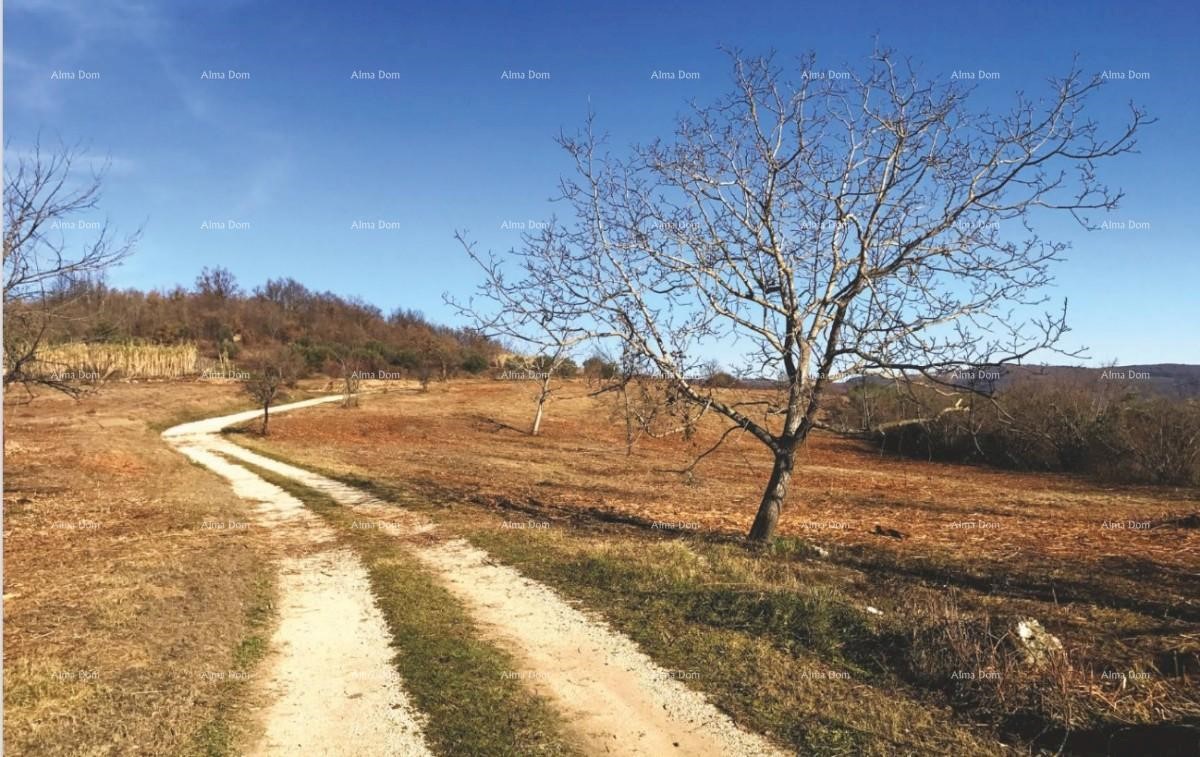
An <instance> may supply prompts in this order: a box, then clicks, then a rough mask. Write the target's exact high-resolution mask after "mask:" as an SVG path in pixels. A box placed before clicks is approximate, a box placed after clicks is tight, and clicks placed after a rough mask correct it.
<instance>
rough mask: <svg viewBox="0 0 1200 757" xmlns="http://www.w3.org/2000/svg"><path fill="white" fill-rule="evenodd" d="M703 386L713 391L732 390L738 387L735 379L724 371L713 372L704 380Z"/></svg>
mask: <svg viewBox="0 0 1200 757" xmlns="http://www.w3.org/2000/svg"><path fill="white" fill-rule="evenodd" d="M704 385H705V386H708V387H712V388H714V389H732V388H733V387H735V386H737V385H738V380H737V378H736V377H735V376H734V375H733V374H730V373H726V372H725V371H713V372H712V373H710V374H709V375H708V378H707V379H705V380H704Z"/></svg>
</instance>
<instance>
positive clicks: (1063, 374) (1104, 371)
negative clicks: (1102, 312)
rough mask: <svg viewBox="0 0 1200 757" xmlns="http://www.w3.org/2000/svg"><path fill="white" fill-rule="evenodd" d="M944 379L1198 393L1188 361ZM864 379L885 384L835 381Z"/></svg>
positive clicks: (1197, 378) (991, 386)
mask: <svg viewBox="0 0 1200 757" xmlns="http://www.w3.org/2000/svg"><path fill="white" fill-rule="evenodd" d="M942 378H943V380H945V381H948V382H950V383H953V384H957V385H959V386H976V387H978V388H981V389H987V390H991V391H999V390H1004V389H1008V388H1009V387H1011V386H1013V385H1014V384H1016V383H1019V382H1023V381H1045V382H1068V383H1079V384H1098V383H1099V382H1111V383H1112V384H1113V385H1116V386H1119V387H1122V388H1124V389H1127V390H1129V391H1133V392H1137V393H1139V394H1161V395H1164V396H1168V397H1177V398H1191V397H1200V365H1190V364H1187V363H1153V364H1137V365H1117V366H1108V367H1097V368H1092V367H1084V366H1073V365H1005V366H999V367H993V368H981V369H979V370H977V371H973V372H964V373H961V374H960V373H949V374H945V375H944V376H943V377H942ZM863 383H870V384H887V383H890V382H889V381H888V380H887V379H883V378H879V377H877V376H858V377H855V378H852V379H847V380H846V381H842V382H840V383H839V384H838V386H837V390H840V391H845V390H847V389H849V388H850V387H854V386H859V385H861V384H863Z"/></svg>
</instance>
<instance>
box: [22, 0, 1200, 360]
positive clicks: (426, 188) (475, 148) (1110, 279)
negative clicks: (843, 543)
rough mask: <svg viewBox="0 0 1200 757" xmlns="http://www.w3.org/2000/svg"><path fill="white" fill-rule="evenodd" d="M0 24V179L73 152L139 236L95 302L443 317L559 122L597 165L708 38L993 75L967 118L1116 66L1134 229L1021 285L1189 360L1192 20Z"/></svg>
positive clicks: (1112, 344)
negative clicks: (295, 307) (446, 297)
mask: <svg viewBox="0 0 1200 757" xmlns="http://www.w3.org/2000/svg"><path fill="white" fill-rule="evenodd" d="M4 33H5V39H4V109H5V112H4V131H5V134H4V137H5V144H6V147H7V152H6V158H5V160H6V165H11V162H12V158H13V156H16V155H20V154H21V153H22V152H23V151H27V150H28V149H29V148H30V146H31V145H32V144H33V143H34V141H35V140H37V139H39V138H40V140H41V142H42V143H43V145H54V144H57V143H60V142H61V143H66V144H81V145H84V146H86V147H87V149H88V151H89V155H90V156H92V161H93V162H94V164H95V165H97V166H99V165H107V174H106V177H105V182H104V189H105V194H104V198H103V203H102V208H101V210H102V214H98V215H99V217H98V218H97V220H104V218H107V219H108V221H109V222H110V223H111V224H112V225H113V226H114V227H115V228H117V229H118V230H125V231H132V230H134V229H137V228H139V227H140V228H142V229H143V236H142V239H141V242H140V244H139V245H138V249H137V252H136V254H135V255H134V256H133V257H132V258H130V259H129V260H128V261H127V262H126V263H125V264H124V265H123V266H122V267H121V268H119V269H116V270H114V271H113V272H112V273H111V274H110V276H109V282H110V283H111V284H112V285H114V286H118V287H137V288H141V289H150V288H169V287H171V286H173V285H175V284H184V285H190V284H191V283H192V282H193V280H194V279H195V277H196V274H197V273H198V272H199V271H200V269H201V268H202V267H204V266H210V267H211V266H224V267H226V268H228V269H230V270H231V271H233V273H234V274H235V275H236V276H237V278H238V280H239V282H240V283H241V284H242V285H243V286H245V287H247V288H250V287H252V286H254V285H258V284H261V283H263V282H264V281H265V280H266V279H268V278H276V277H280V276H291V277H293V278H295V279H297V280H299V281H301V282H303V283H304V284H305V285H307V286H309V287H310V288H314V289H318V290H330V291H333V292H336V293H339V294H342V295H356V296H360V297H362V298H363V299H365V300H367V301H368V302H371V303H373V304H375V305H377V306H379V307H380V308H381V309H382V310H383V311H384V312H388V311H390V310H392V309H393V308H397V307H404V308H412V309H416V310H419V311H422V312H423V313H425V315H426V316H428V317H429V318H431V319H433V320H435V321H440V322H444V323H450V324H454V325H463V324H461V322H460V321H458V320H456V318H455V316H454V314H453V313H452V312H451V310H450V309H449V308H448V307H447V306H446V305H445V304H443V302H442V294H443V292H449V293H450V294H452V295H458V296H460V297H463V296H466V295H469V293H470V291H471V289H472V288H473V286H474V284H475V282H476V281H477V280H478V275H477V273H476V271H475V270H473V268H472V264H471V263H470V261H469V259H468V258H467V257H466V255H465V253H463V251H462V249H461V248H460V247H459V246H458V244H457V243H456V242H455V241H454V238H453V235H454V232H455V231H456V230H463V231H466V232H467V233H468V235H469V236H470V237H471V238H473V239H475V240H477V241H478V243H479V246H480V247H481V248H483V249H492V250H495V251H496V252H503V251H505V250H507V249H509V248H511V247H513V246H514V245H517V244H518V243H519V234H520V231H519V226H520V224H521V223H525V222H528V221H544V220H545V219H547V218H549V217H550V216H551V214H553V213H555V212H556V210H558V212H560V213H561V212H562V209H561V207H560V206H558V205H556V204H555V203H553V202H551V198H552V197H553V195H554V194H555V191H556V187H557V182H558V178H559V177H560V176H562V175H564V174H565V173H567V172H568V170H569V166H568V164H567V162H566V160H565V156H564V154H563V153H562V151H561V150H560V148H559V147H558V146H557V145H556V144H555V142H554V139H555V137H556V136H557V135H558V134H559V133H560V132H562V131H566V132H573V131H574V130H576V129H578V128H579V126H580V125H581V124H582V122H583V119H584V118H585V116H586V114H587V112H588V109H589V107H590V108H591V109H592V110H594V111H595V113H596V116H597V119H598V124H599V126H600V128H601V129H603V130H604V131H605V132H607V133H608V135H609V138H610V140H611V143H612V144H613V145H614V146H616V147H619V146H620V145H625V144H630V143H634V142H640V141H646V140H649V139H651V138H654V137H656V136H666V135H669V134H670V132H671V129H672V126H673V123H674V120H675V118H676V116H677V115H678V114H680V113H682V112H684V111H685V110H686V108H687V103H688V102H689V101H690V100H692V99H695V100H698V101H700V102H704V101H708V100H712V99H715V98H716V97H717V96H719V95H721V94H723V93H724V92H726V91H727V90H728V87H729V84H730V80H731V77H730V66H729V63H728V58H727V56H726V54H725V53H724V52H722V48H737V49H740V50H742V51H743V52H744V53H746V54H751V55H755V54H762V53H767V52H769V51H772V50H774V51H775V52H776V53H777V54H778V55H779V56H780V57H781V59H784V60H790V59H791V58H793V57H795V56H798V55H800V54H802V53H805V52H808V51H813V52H815V53H816V54H817V56H818V62H819V64H821V65H825V64H828V66H829V67H830V68H844V67H847V66H850V67H854V66H856V65H858V62H860V61H863V60H864V59H865V57H866V56H867V55H868V54H869V53H870V51H871V49H872V47H873V45H874V44H875V43H874V40H875V38H876V37H878V39H879V42H880V43H881V44H882V45H885V46H888V47H891V48H894V49H895V50H896V51H897V52H898V53H900V54H902V55H904V56H908V57H910V58H912V60H913V62H914V63H915V64H916V66H917V67H918V68H919V69H920V71H921V72H922V73H923V74H924V75H926V76H927V77H929V78H931V79H937V78H939V77H946V76H949V74H950V72H952V71H955V70H960V71H980V70H984V71H990V72H996V73H998V74H999V77H998V78H997V79H992V80H989V81H987V82H979V83H978V86H977V88H976V91H975V94H974V95H973V98H972V102H974V103H978V104H979V105H980V107H985V106H986V107H994V108H1004V107H1005V106H1006V105H1008V104H1010V103H1011V102H1012V101H1013V98H1014V95H1015V93H1016V92H1017V91H1018V90H1023V91H1026V92H1028V93H1030V94H1040V93H1041V92H1042V91H1044V90H1043V89H1041V88H1043V87H1044V86H1045V81H1046V79H1047V78H1048V77H1050V76H1052V75H1060V74H1062V73H1065V72H1066V71H1067V70H1068V69H1069V68H1070V66H1071V65H1072V60H1073V57H1074V56H1076V55H1078V60H1079V64H1080V66H1081V67H1082V68H1083V69H1084V70H1086V71H1096V72H1099V71H1105V70H1108V71H1120V72H1129V71H1137V72H1141V73H1142V74H1145V75H1146V76H1142V77H1139V78H1133V79H1128V78H1127V79H1125V80H1117V79H1114V80H1111V81H1109V82H1108V84H1106V85H1105V87H1104V88H1103V89H1102V91H1101V93H1100V96H1099V97H1098V98H1097V101H1096V103H1095V106H1096V107H1095V110H1094V111H1093V112H1092V115H1093V116H1094V117H1095V118H1096V120H1098V121H1099V122H1100V123H1101V124H1102V125H1103V124H1106V123H1110V124H1112V125H1113V126H1114V128H1115V127H1117V126H1120V125H1121V124H1122V123H1123V118H1124V117H1125V115H1126V113H1127V105H1128V103H1129V101H1130V100H1132V101H1134V102H1136V103H1137V104H1139V105H1141V106H1143V107H1145V108H1146V109H1147V110H1148V111H1149V112H1150V114H1151V115H1152V116H1154V117H1156V118H1157V119H1158V122H1157V123H1155V124H1153V125H1152V126H1149V127H1147V128H1146V130H1145V132H1144V133H1143V134H1142V136H1141V137H1140V138H1139V144H1140V153H1139V154H1137V155H1127V156H1122V157H1120V158H1118V159H1116V160H1115V161H1113V162H1111V163H1109V164H1107V165H1105V166H1103V167H1102V173H1101V178H1102V179H1104V180H1105V181H1106V182H1107V183H1109V184H1110V185H1112V186H1116V187H1120V188H1121V189H1123V190H1124V191H1125V193H1126V197H1125V200H1124V201H1123V203H1122V206H1121V208H1120V210H1119V211H1117V212H1116V213H1114V214H1113V220H1118V221H1133V222H1136V223H1135V225H1136V228H1133V227H1131V226H1129V225H1128V224H1127V228H1126V229H1124V230H1108V231H1094V232H1086V231H1084V230H1083V229H1081V228H1079V227H1078V226H1077V225H1075V224H1074V223H1073V222H1069V221H1068V220H1066V219H1052V220H1050V221H1048V222H1047V223H1045V225H1043V226H1040V227H1039V230H1041V231H1044V232H1045V233H1046V236H1048V237H1051V238H1054V239H1061V240H1063V241H1068V242H1070V243H1071V245H1072V249H1071V251H1070V252H1069V254H1068V258H1069V259H1068V260H1067V262H1065V263H1063V264H1061V265H1059V266H1057V268H1056V279H1057V281H1056V285H1055V287H1054V289H1052V290H1050V291H1049V292H1048V294H1050V295H1051V296H1052V297H1055V298H1057V299H1059V300H1061V298H1063V297H1066V298H1068V299H1069V301H1070V311H1069V313H1070V322H1071V325H1072V328H1073V331H1072V333H1071V334H1070V335H1069V337H1068V341H1069V343H1070V344H1069V346H1072V347H1077V346H1081V345H1082V346H1086V347H1088V353H1089V355H1090V356H1091V358H1092V360H1091V363H1092V364H1101V363H1105V362H1108V361H1118V362H1121V363H1156V362H1190V363H1200V327H1198V324H1200V295H1198V294H1197V283H1198V282H1200V262H1198V258H1197V254H1196V253H1197V244H1196V242H1195V240H1196V239H1198V238H1200V212H1197V211H1196V208H1195V200H1194V197H1195V189H1194V181H1193V179H1194V178H1195V176H1196V174H1197V170H1198V169H1200V139H1198V136H1197V134H1198V133H1200V130H1198V129H1197V124H1200V97H1197V95H1198V94H1200V92H1198V90H1200V87H1198V85H1197V79H1196V75H1197V73H1198V72H1200V66H1198V65H1197V64H1198V63H1200V61H1198V60H1197V59H1198V57H1200V55H1198V53H1197V46H1196V43H1195V40H1196V39H1197V38H1198V36H1200V6H1196V5H1195V4H1189V3H1166V2H1141V3H1114V2H1096V3H1083V2H1066V1H1064V2H1055V3H1046V2H1016V3H994V2H953V3H949V2H946V3H943V2H927V3H920V4H901V3H884V2H875V3H871V2H852V1H850V2H837V3H809V2H755V3H733V2H728V0H726V1H725V2H710V1H709V0H702V1H698V2H686V3H684V2H679V3H645V2H623V1H621V2H594V3H582V2H578V1H577V0H567V1H566V2H563V1H562V0H558V2H515V3H514V2H494V1H493V2H477V3H461V2H445V3H443V2H438V3H416V2H395V3H387V2H361V3H332V2H330V3H317V2H311V3H295V2H289V3H281V2H233V1H231V0H205V1H204V2H194V1H193V0H178V1H173V2H166V1H162V2H150V1H149V0H113V1H111V2H106V1H105V0H8V2H5V3H4ZM655 70H659V71H672V72H678V71H688V72H693V73H695V74H697V75H698V76H697V77H693V78H688V79H675V80H662V79H658V80H656V79H652V78H651V72H653V71H655ZM64 71H65V72H71V73H73V74H75V78H74V79H69V78H56V77H55V74H56V72H64ZM356 71H357V72H372V73H374V74H375V75H376V76H375V78H374V79H369V78H355V77H354V73H355V72H356ZM506 71H508V72H522V73H525V74H526V78H524V79H515V78H504V77H503V74H504V72H506ZM531 71H532V72H538V73H539V74H544V76H539V77H538V78H530V77H529V72H531ZM80 72H85V73H84V74H82V75H81V74H80ZM207 72H220V73H222V74H224V75H225V78H215V77H212V76H211V75H206V73H207ZM230 72H238V76H236V77H231V76H230ZM379 72H388V76H387V77H383V78H381V77H380V76H379ZM381 222H382V223H381ZM372 225H373V226H374V228H371V226H372ZM222 226H224V228H222ZM513 227H517V228H513ZM70 233H74V234H79V235H81V236H80V238H79V239H78V240H77V241H78V242H80V243H82V242H83V241H84V237H83V236H82V235H83V234H86V232H70Z"/></svg>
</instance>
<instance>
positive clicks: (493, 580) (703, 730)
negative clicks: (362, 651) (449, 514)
mask: <svg viewBox="0 0 1200 757" xmlns="http://www.w3.org/2000/svg"><path fill="white" fill-rule="evenodd" d="M332 399H336V398H330V399H329V400H328V401H332ZM313 404H317V403H316V402H313V401H309V402H306V403H297V404H296V405H293V406H282V407H280V408H279V410H285V409H294V408H296V407H306V406H310V405H313ZM242 415H245V414H242ZM247 419H248V418H245V417H241V416H230V418H229V419H220V418H218V419H212V420H209V421H203V422H200V423H195V424H189V425H188V426H187V427H181V428H183V429H184V430H183V431H176V430H172V431H176V433H174V434H173V436H175V437H179V436H181V435H185V434H190V435H195V434H198V433H199V434H204V436H201V437H199V438H201V439H202V440H203V441H202V442H201V443H202V444H203V445H204V447H205V449H206V451H208V452H210V453H211V452H220V453H224V454H226V455H228V456H230V457H232V458H235V459H238V460H243V461H246V462H248V463H251V464H253V465H256V466H259V467H262V468H264V469H266V470H270V471H272V472H275V473H278V474H280V475H283V476H286V477H288V478H291V479H293V480H295V481H297V482H299V483H302V484H304V485H306V486H309V487H312V488H314V489H317V490H319V491H322V492H324V493H326V494H327V495H329V496H330V497H332V498H333V499H334V500H336V501H337V502H339V503H340V504H342V505H344V506H348V507H353V508H355V509H356V510H357V511H358V512H360V513H362V514H363V515H365V516H368V517H373V518H380V519H383V520H387V521H389V522H390V525H391V526H392V527H393V529H394V530H393V533H395V534H396V535H397V538H406V537H408V538H411V537H413V536H416V535H421V536H422V537H423V538H422V539H420V540H419V542H420V544H419V545H410V548H411V549H412V550H413V552H414V553H415V554H416V555H417V556H418V558H419V559H420V560H421V561H422V562H424V563H425V564H426V565H427V566H429V567H431V568H433V569H434V570H435V571H436V572H437V573H438V574H439V575H440V576H441V577H442V579H443V580H444V581H445V583H446V585H447V586H448V587H449V588H450V590H451V591H452V592H453V593H454V594H455V595H456V596H457V597H459V598H460V599H461V600H462V601H463V602H464V603H465V604H466V606H467V607H468V609H469V611H470V612H471V614H472V615H473V617H474V619H475V620H476V622H477V623H478V624H479V625H480V627H481V628H483V629H485V630H486V631H487V632H488V633H489V635H490V636H491V637H492V638H493V639H495V640H496V641H497V642H498V643H500V644H501V645H502V646H504V647H506V648H507V649H509V650H510V651H511V652H513V653H514V655H515V657H516V658H517V659H518V660H519V662H520V664H521V666H522V669H521V670H520V671H519V673H518V674H519V675H520V676H521V678H522V680H523V681H524V682H526V683H527V685H529V686H530V687H531V688H533V689H534V690H536V691H538V692H539V693H543V694H545V695H547V696H549V697H550V698H551V699H552V700H553V701H554V702H555V703H556V704H557V705H558V706H559V707H560V708H561V709H562V710H563V712H564V713H565V714H567V715H568V716H569V720H570V721H571V722H572V723H573V726H574V728H575V729H576V731H577V733H578V735H579V736H580V737H581V738H582V740H583V741H584V743H585V744H586V745H588V747H589V751H592V752H595V753H598V754H608V753H615V754H629V755H643V754H645V755H651V754H653V755H658V754H671V753H676V754H696V755H726V754H738V755H775V754H780V752H779V751H778V750H776V749H775V748H774V747H773V746H771V745H770V744H769V743H767V742H766V741H765V740H763V739H762V738H760V737H758V736H756V735H753V734H750V733H747V732H746V731H744V730H742V729H740V728H738V727H737V726H736V725H735V724H734V723H733V721H732V720H731V719H730V718H729V717H728V716H727V715H725V714H724V713H722V712H721V711H719V710H718V709H717V708H715V707H714V706H712V705H711V704H710V703H709V702H708V701H707V700H706V699H705V698H704V697H703V695H701V694H699V693H698V692H696V691H693V690H692V689H689V688H688V687H687V686H686V685H685V684H684V683H682V682H681V681H680V680H678V679H677V678H676V677H674V676H673V674H672V672H671V671H668V670H665V669H663V668H661V667H660V666H658V665H657V664H655V663H654V662H653V661H652V660H650V658H649V657H647V656H646V655H645V654H643V653H642V652H641V651H640V650H639V649H638V648H637V646H636V645H635V644H634V643H633V642H632V641H630V640H629V639H628V638H627V637H625V636H623V635H622V634H620V633H617V632H616V631H614V630H612V629H611V628H610V627H608V626H607V625H606V624H604V623H603V622H601V621H599V620H596V619H594V618H591V617H588V616H586V615H584V614H583V613H581V612H580V611H578V610H576V609H575V608H573V607H571V606H570V605H568V604H567V603H566V602H565V601H564V600H563V599H562V598H561V597H559V596H558V595H557V594H556V593H555V592H554V591H552V590H551V589H549V588H548V587H546V586H544V585H542V584H539V583H537V582H535V581H532V580H530V579H528V578H526V577H524V576H522V575H521V574H520V573H518V572H517V571H515V570H513V569H511V568H508V567H505V566H501V565H498V564H496V563H495V562H493V561H492V560H491V559H490V558H489V557H488V555H487V554H486V553H484V552H482V551H480V550H478V549H475V548H474V547H472V546H471V545H469V544H467V543H466V542H464V541H462V540H445V541H439V540H437V539H432V540H431V539H429V538H428V537H429V536H430V532H431V531H433V530H434V529H433V527H432V525H431V524H429V523H426V522H423V520H422V519H420V518H419V517H417V516H415V515H413V514H411V513H405V512H403V511H399V510H398V509H397V508H396V507H394V506H391V505H385V504H384V503H382V502H380V501H378V500H375V499H373V498H372V497H371V496H370V495H368V494H366V493H365V492H362V491H359V490H357V489H355V488H353V487H350V486H347V485H345V484H342V483H340V482H337V481H333V480H331V479H328V478H325V477H323V476H319V475H317V474H314V473H312V472H310V471H306V470H304V469H301V468H297V467H295V466H291V465H287V464H284V463H280V462H278V461H275V460H272V459H270V458H266V457H263V456H261V455H257V454H255V453H253V452H250V451H248V450H245V449H243V448H240V447H238V446H237V445H234V444H232V443H230V442H227V441H224V440H220V439H217V438H214V437H212V436H207V434H211V433H212V432H213V431H215V430H217V429H219V428H220V427H223V426H226V425H230V424H232V423H236V422H239V421H242V420H247ZM193 438H196V437H194V436H193ZM227 465H228V464H227ZM233 467H236V466H233ZM247 473H248V472H247ZM251 475H252V474H251ZM431 542H432V543H431ZM310 624H311V621H310ZM331 627H333V628H335V632H337V633H342V634H343V635H344V629H340V628H337V627H336V624H332V626H331ZM312 633H314V634H315V633H320V631H317V630H315V629H314V630H313V632H312ZM312 667H313V669H314V670H325V669H327V667H326V666H325V665H314V666H312ZM277 709H278V708H277ZM269 731H270V729H268V732H269ZM372 751H373V750H364V751H363V752H362V753H370V752H372Z"/></svg>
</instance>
